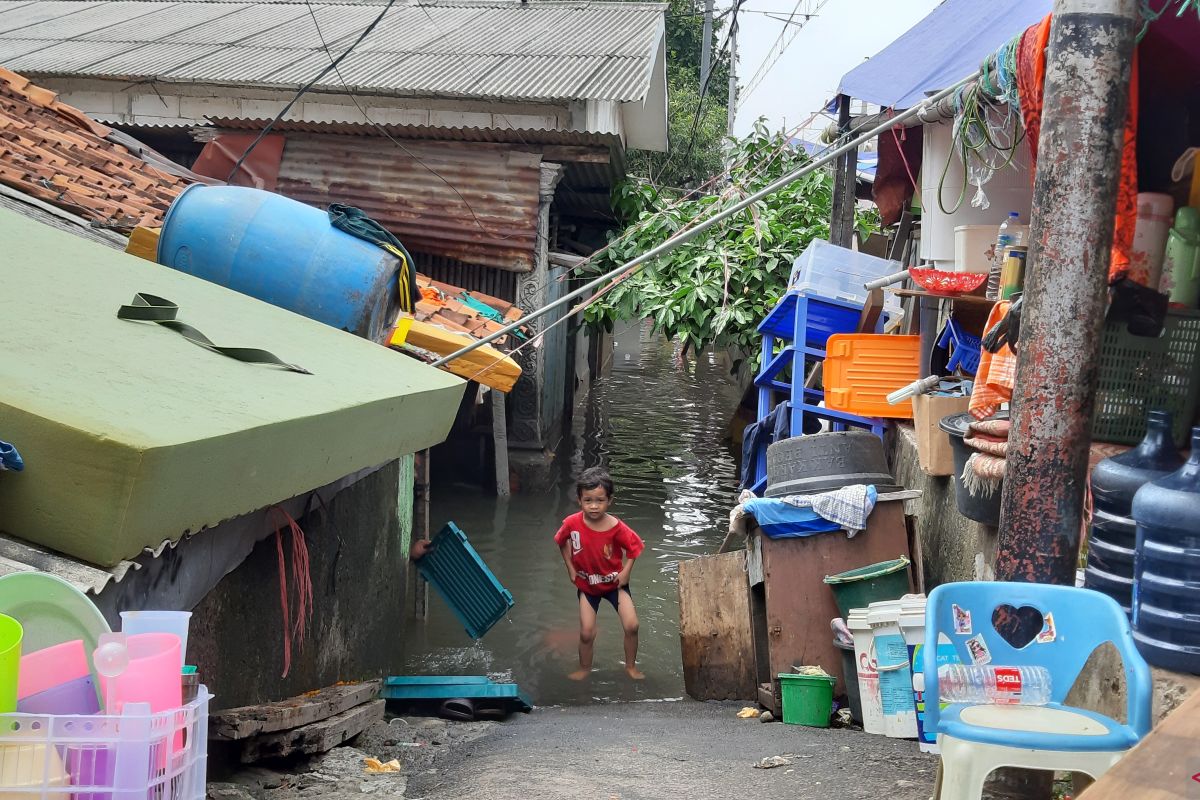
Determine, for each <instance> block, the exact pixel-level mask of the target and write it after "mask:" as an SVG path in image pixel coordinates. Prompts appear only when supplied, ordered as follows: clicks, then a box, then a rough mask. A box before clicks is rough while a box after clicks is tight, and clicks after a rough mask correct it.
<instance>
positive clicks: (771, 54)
mask: <svg viewBox="0 0 1200 800" xmlns="http://www.w3.org/2000/svg"><path fill="white" fill-rule="evenodd" d="M804 2H807V0H797V2H796V5H795V6H794V7H793V8H792V13H791V14H789V15H788V18H787V20H786V21H785V22H784V24H783V27H782V28H781V29H780V31H779V37H778V38H777V39H776V40H775V44H773V45H771V48H770V49H769V50H768V51H767V54H766V55H765V56H764V57H763V60H762V62H761V63H760V64H759V67H758V69H757V70H755V72H754V75H753V77H751V78H750V80H749V81H747V82H746V88H745V89H744V90H743V91H742V92H740V93H739V97H738V105H741V104H742V103H744V102H745V101H746V100H747V99H749V97H750V95H752V94H754V92H755V91H756V90H757V89H758V88H759V87H760V86H762V83H763V81H764V80H766V77H767V75H768V74H769V73H770V72H771V70H772V69H774V68H775V65H776V64H778V63H779V59H781V58H783V54H784V53H785V52H787V49H788V48H789V47H791V46H792V45H793V44H794V43H795V41H796V39H797V37H799V36H800V32H801V31H802V30H804V28H805V26H806V25H807V24H808V22H809V21H810V20H812V18H813V17H815V16H816V15H817V12H819V11H820V10H821V9H822V8H824V7H825V5H826V4H827V3H828V2H829V0H820V2H818V3H817V4H816V6H814V7H813V8H812V10H810V11H806V12H805V13H804V15H803V16H804V21H803V22H800V23H796V22H793V19H794V17H795V15H796V12H797V11H799V9H800V5H801V4H802V3H804ZM793 25H795V26H796V27H795V29H794V30H793V29H791V26H793ZM789 31H790V33H791V38H790V39H788V40H787V42H786V43H784V42H783V39H784V36H785V35H787V34H788V33H789ZM776 48H778V52H776ZM768 62H769V63H768Z"/></svg>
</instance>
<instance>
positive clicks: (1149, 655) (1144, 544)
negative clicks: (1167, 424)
mask: <svg viewBox="0 0 1200 800" xmlns="http://www.w3.org/2000/svg"><path fill="white" fill-rule="evenodd" d="M1133 519H1134V521H1135V522H1137V549H1136V553H1135V556H1134V578H1133V637H1134V641H1135V642H1136V643H1137V647H1138V650H1139V651H1141V653H1142V656H1143V657H1145V659H1146V661H1148V662H1150V663H1151V664H1154V665H1156V666H1159V667H1163V668H1165V669H1169V670H1174V671H1176V672H1191V673H1197V674H1200V427H1196V428H1192V452H1191V456H1190V458H1188V460H1187V463H1185V464H1184V465H1183V466H1182V467H1180V468H1179V470H1177V471H1176V472H1172V473H1171V474H1170V475H1167V476H1166V477H1164V478H1159V479H1158V480H1156V481H1153V482H1151V483H1147V484H1146V485H1145V486H1143V487H1142V488H1141V489H1138V492H1137V494H1136V495H1134V498H1133Z"/></svg>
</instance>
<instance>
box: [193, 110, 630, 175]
mask: <svg viewBox="0 0 1200 800" xmlns="http://www.w3.org/2000/svg"><path fill="white" fill-rule="evenodd" d="M378 113H379V112H378V111H373V112H372V115H376V114H378ZM206 119H208V121H209V122H210V123H211V124H212V125H213V127H215V128H218V129H223V130H248V131H255V132H258V131H261V130H262V129H263V128H265V127H266V126H267V124H268V123H269V122H271V120H269V119H241V118H235V117H207V118H206ZM271 130H273V131H278V132H280V133H283V132H286V131H301V132H305V133H338V134H346V135H350V136H379V135H380V131H381V130H382V131H384V132H386V133H387V135H388V136H392V137H395V138H397V139H427V140H429V141H438V142H492V143H494V144H528V145H543V144H549V145H576V146H587V147H608V148H610V149H612V153H611V154H610V155H611V156H612V157H613V158H614V159H618V158H620V157H621V147H620V144H621V138H620V137H619V136H617V135H616V134H610V133H593V132H589V131H567V130H546V129H535V128H444V127H441V126H439V125H392V124H385V123H379V124H372V123H369V122H308V121H305V120H294V119H281V120H279V121H278V122H276V123H275V124H274V125H272V126H271ZM622 168H623V162H622Z"/></svg>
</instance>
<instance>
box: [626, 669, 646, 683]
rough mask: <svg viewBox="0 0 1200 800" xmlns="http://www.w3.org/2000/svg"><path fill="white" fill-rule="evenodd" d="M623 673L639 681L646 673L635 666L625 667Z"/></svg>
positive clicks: (643, 678)
mask: <svg viewBox="0 0 1200 800" xmlns="http://www.w3.org/2000/svg"><path fill="white" fill-rule="evenodd" d="M625 674H626V675H628V676H629V677H631V678H633V679H634V680H635V681H641V680H645V679H646V673H644V672H642V671H641V670H640V669H638V668H637V667H626V668H625Z"/></svg>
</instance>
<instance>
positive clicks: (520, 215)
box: [277, 133, 541, 272]
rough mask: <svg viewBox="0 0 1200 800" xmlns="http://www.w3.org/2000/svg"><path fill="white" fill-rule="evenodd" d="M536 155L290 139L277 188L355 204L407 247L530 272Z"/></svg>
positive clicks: (463, 146) (319, 200)
mask: <svg viewBox="0 0 1200 800" xmlns="http://www.w3.org/2000/svg"><path fill="white" fill-rule="evenodd" d="M540 163H541V156H540V155H538V154H534V153H526V152H519V151H517V150H516V149H515V148H511V147H506V146H504V145H495V144H482V143H479V144H474V143H472V144H468V143H459V142H415V141H410V142H405V143H403V145H402V146H401V145H398V144H396V143H394V142H389V141H387V140H381V139H365V138H361V137H354V136H339V135H322V134H299V133H293V134H288V137H287V144H286V146H285V147H284V151H283V162H282V164H281V165H280V170H279V181H278V184H277V190H278V191H279V192H280V193H281V194H283V195H286V196H288V197H292V198H295V199H297V200H300V201H302V202H305V203H309V204H311V205H315V206H320V207H324V206H327V205H328V204H329V203H345V204H347V205H352V206H357V207H358V208H361V209H362V210H363V211H365V212H366V213H367V214H369V215H370V216H371V217H373V218H374V219H376V220H377V221H378V222H379V223H380V224H382V225H384V226H385V227H387V228H388V229H389V230H391V231H392V232H393V233H394V234H396V236H398V237H399V238H400V240H401V241H403V242H404V244H405V246H406V247H408V248H409V249H410V250H415V251H420V252H422V253H427V254H429V255H434V256H445V257H449V258H454V259H458V260H459V261H464V262H467V263H469V264H482V265H485V266H491V267H498V268H500V269H506V270H512V271H514V272H529V271H531V270H532V269H533V254H534V249H535V246H536V243H537V216H538V187H539V182H540V177H541V167H540Z"/></svg>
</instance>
